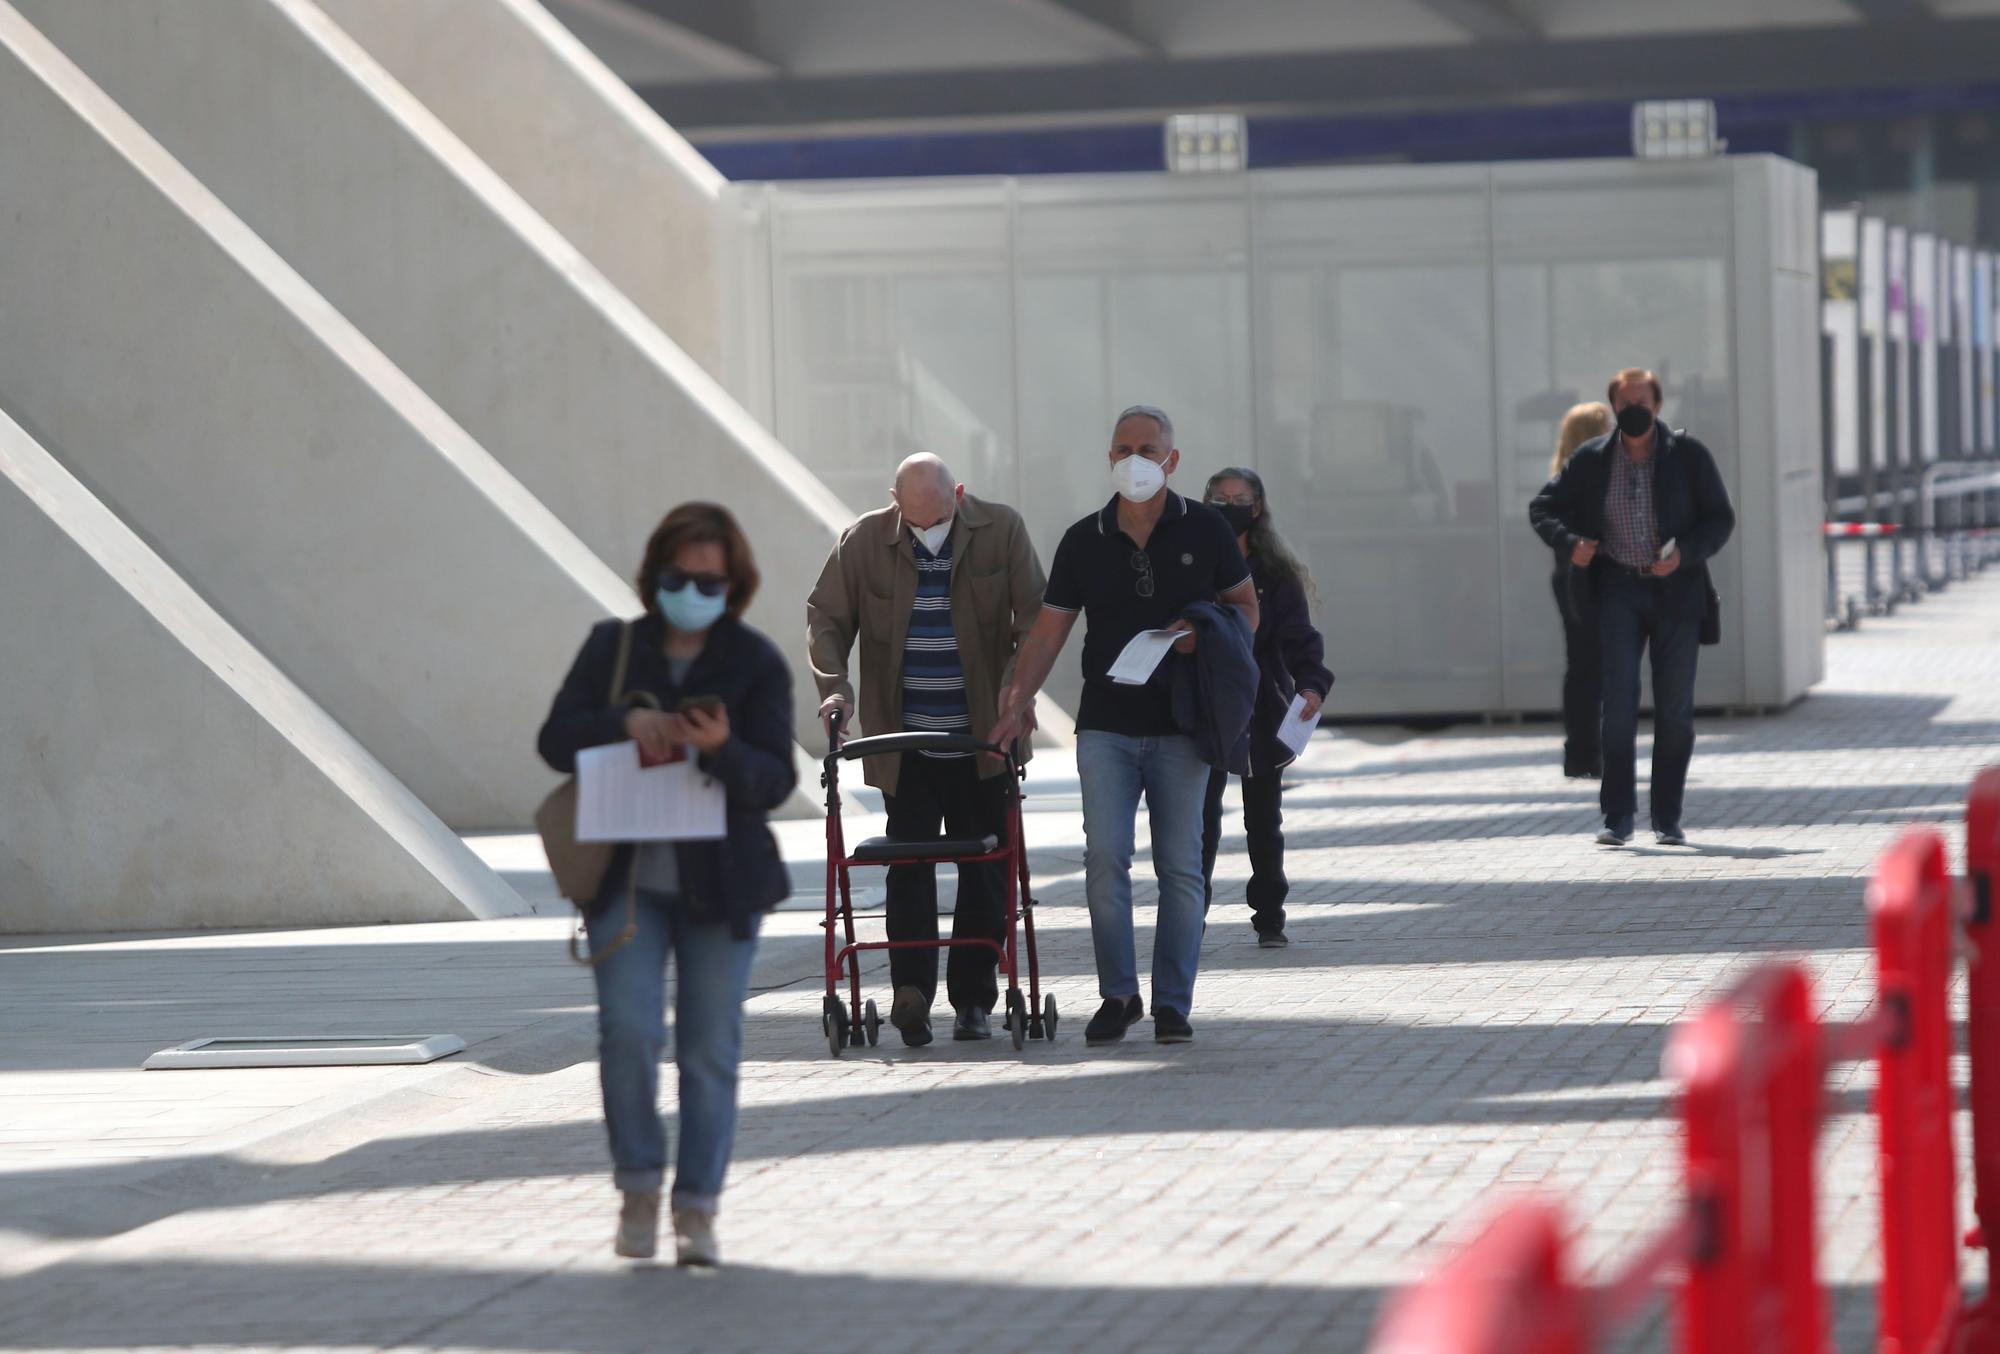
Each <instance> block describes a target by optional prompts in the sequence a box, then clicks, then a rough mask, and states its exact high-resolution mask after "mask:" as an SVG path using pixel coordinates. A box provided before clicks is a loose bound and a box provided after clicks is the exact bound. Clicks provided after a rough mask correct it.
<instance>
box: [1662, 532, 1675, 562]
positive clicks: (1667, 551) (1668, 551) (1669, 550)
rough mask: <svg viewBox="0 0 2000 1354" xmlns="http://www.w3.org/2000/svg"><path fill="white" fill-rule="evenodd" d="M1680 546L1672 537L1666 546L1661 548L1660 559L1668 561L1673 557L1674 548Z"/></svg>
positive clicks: (1668, 538) (1668, 539)
mask: <svg viewBox="0 0 2000 1354" xmlns="http://www.w3.org/2000/svg"><path fill="white" fill-rule="evenodd" d="M1678 544H1680V543H1679V542H1678V541H1676V540H1675V539H1674V538H1673V537H1671V536H1669V537H1667V539H1666V542H1665V544H1663V545H1661V546H1660V558H1661V559H1666V558H1667V557H1669V556H1670V555H1672V554H1673V553H1674V547H1675V546H1676V545H1678Z"/></svg>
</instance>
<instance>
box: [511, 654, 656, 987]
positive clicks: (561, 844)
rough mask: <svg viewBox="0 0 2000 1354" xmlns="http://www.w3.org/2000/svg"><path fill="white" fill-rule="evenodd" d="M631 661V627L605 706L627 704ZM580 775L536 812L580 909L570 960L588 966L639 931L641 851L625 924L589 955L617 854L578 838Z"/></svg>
mask: <svg viewBox="0 0 2000 1354" xmlns="http://www.w3.org/2000/svg"><path fill="white" fill-rule="evenodd" d="M631 661H632V626H631V624H630V623H629V622H627V623H626V624H625V625H622V626H620V627H619V628H618V661H617V662H616V663H615V664H614V665H613V667H612V669H611V689H610V691H609V692H608V693H606V704H607V705H608V706H609V707H611V708H616V707H618V706H620V705H623V704H626V703H627V697H626V694H625V673H626V669H627V668H628V667H630V665H631ZM577 799H578V792H577V783H576V777H575V776H573V775H572V776H570V777H568V778H567V779H565V780H564V781H563V783H562V784H560V785H558V786H557V787H556V788H555V789H553V790H551V791H549V797H548V798H547V799H544V800H543V801H542V805H541V807H540V808H538V809H536V810H535V831H536V832H538V833H540V834H541V838H542V850H543V852H544V853H545V854H546V855H547V856H548V858H549V872H550V873H551V874H553V875H554V876H555V880H556V892H557V893H559V894H561V895H562V896H563V897H565V898H567V899H569V900H570V901H571V902H572V903H574V904H575V905H576V909H577V923H576V925H577V929H576V930H575V931H573V932H571V934H570V938H569V957H570V958H571V959H573V960H575V961H576V962H577V963H579V964H583V965H585V966H586V967H595V966H596V965H598V964H601V963H603V962H604V961H605V960H606V959H608V958H610V957H611V955H612V954H613V953H614V952H615V951H616V950H617V949H618V948H619V947H620V946H622V945H624V944H625V942H626V941H628V940H630V939H631V938H632V937H633V936H634V935H636V934H637V933H638V930H639V852H638V851H637V850H636V849H635V850H633V851H632V852H631V853H630V854H631V863H630V866H629V871H628V878H627V880H626V887H625V925H624V926H623V927H622V928H620V930H619V932H618V935H617V937H616V938H615V939H614V940H613V941H612V942H611V943H610V944H609V945H606V946H605V947H604V948H603V949H602V950H597V951H594V952H593V953H591V954H590V955H588V956H586V955H584V953H583V947H582V945H581V943H580V941H581V937H582V935H583V931H584V924H583V914H584V913H585V912H587V911H588V910H589V908H590V906H591V904H593V903H595V902H596V901H597V899H598V897H599V895H601V894H602V893H603V891H604V879H605V876H606V875H608V874H610V873H611V862H612V860H613V859H614V858H616V856H617V854H618V844H617V843H616V842H580V841H578V840H577V839H576V810H577Z"/></svg>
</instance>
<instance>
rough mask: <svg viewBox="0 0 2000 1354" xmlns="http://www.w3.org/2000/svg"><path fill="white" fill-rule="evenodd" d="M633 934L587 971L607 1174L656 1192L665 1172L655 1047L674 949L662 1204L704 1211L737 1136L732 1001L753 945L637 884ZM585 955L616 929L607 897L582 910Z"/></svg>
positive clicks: (746, 983) (621, 904) (742, 985)
mask: <svg viewBox="0 0 2000 1354" xmlns="http://www.w3.org/2000/svg"><path fill="white" fill-rule="evenodd" d="M638 911H639V918H638V920H639V928H638V934H636V935H634V936H633V937H632V939H631V940H630V941H628V942H627V943H626V944H624V945H623V946H621V947H620V948H619V949H618V950H616V951H615V952H614V953H612V954H611V956H610V957H609V958H607V959H606V960H605V961H604V962H603V963H601V964H599V965H598V966H597V967H596V968H593V969H592V970H591V974H592V976H593V977H595V978H596V980H597V1073H598V1080H599V1081H600V1083H601V1084H602V1085H603V1087H604V1122H605V1127H606V1129H607V1130H608V1131H609V1133H610V1137H611V1160H612V1163H613V1165H614V1166H615V1167H616V1169H615V1170H614V1171H613V1172H612V1180H613V1181H614V1182H615V1183H616V1184H617V1186H618V1188H619V1189H622V1190H657V1189H659V1188H660V1182H661V1180H662V1178H663V1177H664V1176H665V1174H666V1165H667V1126H666V1123H665V1121H664V1120H663V1119H662V1118H661V1117H660V1109H659V1098H660V1053H661V1050H662V1049H664V1048H665V1047H666V1042H667V1028H666V992H665V985H666V968H667V956H668V955H669V954H670V953H671V954H672V955H673V956H674V968H675V977H676V979H677V980H678V981H677V983H676V986H675V991H674V1031H675V1034H676V1035H677V1036H678V1038H677V1040H676V1047H675V1050H674V1062H675V1063H676V1064H677V1065H678V1066H679V1068H680V1077H681V1086H680V1116H681V1150H680V1156H679V1158H678V1160H677V1161H676V1163H675V1171H674V1194H673V1206H674V1207H675V1208H690V1209H698V1210H701V1211H703V1212H708V1213H713V1212H714V1211H715V1209H716V1203H717V1200H719V1199H720V1198H721V1195H722V1177H723V1175H724V1174H725V1173H726V1172H727V1171H728V1169H729V1151H730V1148H731V1147H732V1146H733V1145H734V1143H735V1139H736V1067H737V1064H738V1063H739V1062H741V1061H742V1057H743V997H744V994H745V993H746V992H747V991H748V990H749V987H750V961H751V960H752V959H753V958H754V957H755V956H756V953H757V942H756V940H755V938H752V939H750V940H737V939H736V938H734V937H733V936H731V935H730V933H729V926H728V924H727V923H726V922H711V923H694V922H690V921H688V920H687V919H686V918H685V917H684V916H683V915H682V909H681V907H680V905H679V902H678V900H677V899H675V898H673V897H671V896H669V895H666V894H659V893H649V892H647V891H645V890H643V889H642V890H641V891H640V893H639V908H638ZM586 925H587V926H588V929H589V931H590V948H591V950H592V952H593V953H595V952H597V951H598V950H599V949H600V948H601V947H603V946H607V945H609V944H610V943H611V942H612V940H613V939H615V938H616V937H617V935H618V932H619V931H620V930H621V929H622V928H623V927H624V925H625V899H624V897H623V896H622V894H619V893H613V894H612V896H610V897H608V898H606V899H605V900H604V901H603V902H601V903H600V904H599V905H598V906H596V907H593V908H592V909H591V911H590V915H589V918H588V919H587V922H586Z"/></svg>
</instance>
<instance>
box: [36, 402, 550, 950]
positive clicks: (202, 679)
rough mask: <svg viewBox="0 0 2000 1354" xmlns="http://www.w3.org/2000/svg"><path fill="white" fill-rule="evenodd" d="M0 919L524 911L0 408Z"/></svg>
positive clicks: (47, 921)
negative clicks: (0, 693) (2, 676)
mask: <svg viewBox="0 0 2000 1354" xmlns="http://www.w3.org/2000/svg"><path fill="white" fill-rule="evenodd" d="M0 576H4V577H6V578H7V579H8V580H9V582H8V584H7V586H6V587H4V588H0V670H4V671H5V672H6V673H7V699H6V700H4V701H0V766H4V767H5V768H6V774H5V775H0V933H18V932H29V931H39V932H49V931H113V930H115V931H150V930H177V929H181V928H189V927H204V926H269V925H273V924H276V923H283V924H286V925H297V926H323V925H335V924H340V923H348V922H384V921H450V920H460V919H464V918H467V917H491V916H503V915H508V914H512V913H517V912H522V911H525V910H526V908H525V907H524V905H523V904H522V902H521V899H520V898H519V897H518V896H516V895H515V893H514V892H513V890H512V889H509V888H508V887H507V885H506V884H505V883H503V882H502V881H501V879H500V878H499V876H498V875H496V874H494V873H493V872H492V871H491V870H489V869H487V868H486V866H485V865H484V864H482V863H481V862H480V861H479V859H478V858H477V857H476V856H474V855H473V854H472V852H471V851H469V850H467V849H466V847H465V844H464V843H463V842H461V841H460V840H459V839H458V837H457V836H455V835H454V834H453V833H452V832H450V831H449V830H448V829H447V828H446V827H445V826H444V825H443V824H442V823H440V822H439V821H438V820H437V818H436V817H435V816H434V815H433V814H432V813H431V812H430V811H429V810H428V809H426V808H425V807H424V806H423V805H422V804H421V803H420V802H419V801H418V800H417V798H416V796H415V795H413V794H411V793H410V791H409V790H408V789H406V788H405V787H404V786H403V785H401V784H400V783H399V782H397V781H396V780H395V779H394V778H393V777H392V776H390V775H389V773H388V772H387V771H385V770H384V769H383V767H382V765H381V763H380V762H378V761H377V760H376V759H375V758H373V757H371V756H369V755H368V753H367V752H366V751H365V750H364V749H363V748H362V747H361V746H360V745H359V744H358V743H356V742H355V741H354V739H353V738H351V737H350V736H348V734H347V733H346V732H345V731H344V730H342V729H341V728H340V727H339V726H338V725H337V724H335V723H334V722H333V720H332V719H330V718H328V717H327V715H326V713H325V712H324V711H323V710H321V709H320V708H319V707H318V706H317V705H315V704H313V702H312V701H311V700H310V699H309V698H308V697H307V696H306V694H305V693H304V692H303V691H301V690H299V688H298V687H297V686H296V685H295V684H294V683H292V682H291V681H289V680H287V679H286V678H285V676H284V675H283V674H282V673H280V672H279V671H278V670H277V669H276V668H275V667H274V666H273V665H272V664H271V663H270V662H268V661H267V660H266V659H264V658H263V656H262V655H260V654H259V653H258V652H257V651H256V650H255V649H254V648H252V647H251V645H250V644H249V643H248V642H247V641H246V640H244V638H243V637H242V636H241V635H239V634H237V633H236V631H234V630H233V629H231V628H230V626H229V624H228V623H227V622H226V621H224V620H223V619H222V617H221V616H220V615H218V614H217V613H216V611H215V609H214V608H213V607H211V606H209V605H208V604H207V603H206V602H204V601H203V600H202V599H201V598H200V597H199V596H198V595H197V594H196V592H195V590H194V589H193V588H191V587H189V586H188V585H187V583H186V582H185V581H184V580H182V579H180V578H178V577H176V576H175V575H174V573H173V571H172V570H171V569H169V568H168V567H167V566H166V564H165V563H164V562H163V561H162V560H161V559H160V557H159V556H158V555H157V554H155V553H154V552H153V551H152V550H151V549H149V548H148V547H147V546H146V545H145V543H144V542H143V541H141V540H140V539H139V537H138V536H137V535H136V534H135V533H134V532H133V531H132V530H131V529H130V528H129V527H127V526H126V525H125V524H124V523H123V522H121V521H119V520H118V518H117V517H116V516H115V515H114V514H113V513H112V512H111V511H110V510H109V509H107V508H106V507H105V506H104V505H103V504H102V503H100V502H98V501H97V499H95V498H94V497H92V495H91V493H90V491H89V490H88V489H86V488H85V487H84V486H83V485H82V484H81V483H80V482H79V481H78V480H77V479H76V477H75V476H73V475H71V474H70V473H69V472H68V471H66V470H64V469H63V468H62V467H61V466H60V465H59V464H58V463H57V462H56V460H55V458H54V457H52V456H51V455H49V453H48V452H47V451H45V450H44V449H42V448H41V447H40V446H37V445H36V444H35V443H34V442H33V441H32V440H31V439H30V438H29V437H28V435H27V433H25V432H24V431H23V430H22V429H21V427H20V426H19V425H18V424H16V423H15V422H14V421H13V420H12V419H10V418H8V417H7V416H6V415H5V414H4V413H0Z"/></svg>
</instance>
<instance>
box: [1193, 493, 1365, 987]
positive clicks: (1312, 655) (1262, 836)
mask: <svg viewBox="0 0 2000 1354" xmlns="http://www.w3.org/2000/svg"><path fill="white" fill-rule="evenodd" d="M1203 497H1204V498H1205V499H1206V500H1207V502H1208V503H1209V504H1210V505H1211V506H1212V507H1214V508H1215V510H1216V511H1217V512H1220V513H1221V514H1222V515H1223V517H1224V518H1225V519H1227V521H1228V522H1229V526H1230V529H1231V530H1233V531H1234V532H1235V533H1236V543H1237V547H1238V548H1239V549H1240V550H1242V552H1243V554H1244V556H1245V558H1246V559H1247V560H1248V562H1249V565H1250V577H1251V579H1252V580H1254V581H1255V583H1256V585H1257V611H1258V621H1257V668H1258V672H1259V675H1260V681H1259V685H1258V688H1257V706H1256V711H1255V713H1254V714H1253V715H1252V716H1251V720H1250V774H1249V775H1247V776H1245V777H1243V778H1242V785H1243V831H1244V835H1245V837H1246V838H1247V842H1248V846H1249V849H1250V885H1249V888H1248V890H1247V891H1246V895H1245V896H1246V898H1247V900H1248V901H1249V904H1250V925H1251V926H1252V927H1253V928H1254V929H1255V930H1256V932H1257V944H1258V945H1259V947H1261V948H1263V949H1267V950H1276V949H1283V948H1284V947H1285V946H1286V945H1287V944H1289V943H1290V942H1289V941H1288V940H1287V939H1286V937H1285V895H1286V893H1287V892H1288V891H1289V889H1290V885H1289V884H1288V883H1287V882H1286V879H1285V837H1284V833H1283V832H1282V831H1281V830H1280V829H1281V827H1282V826H1283V824H1284V821H1285V815H1284V810H1283V807H1282V805H1281V802H1280V801H1281V795H1282V782H1283V771H1284V768H1285V766H1286V765H1287V764H1289V763H1290V762H1291V760H1292V750H1291V749H1290V748H1288V747H1286V746H1285V745H1284V744H1283V743H1281V742H1279V741H1278V727H1279V725H1280V724H1282V723H1283V722H1284V718H1285V715H1286V714H1287V713H1288V712H1289V711H1290V709H1291V705H1292V700H1293V697H1295V696H1299V697H1303V698H1304V699H1305V708H1304V710H1303V711H1302V713H1303V715H1304V717H1305V718H1307V719H1317V718H1319V711H1320V705H1321V704H1322V703H1323V702H1324V701H1325V700H1326V693H1327V692H1329V691H1331V690H1332V689H1333V674H1332V673H1331V672H1328V671H1327V669H1326V664H1325V662H1324V661H1323V660H1324V655H1325V649H1326V646H1325V641H1324V640H1322V639H1321V638H1320V633H1319V631H1318V630H1315V629H1314V628H1313V623H1312V614H1311V611H1310V610H1309V608H1308V605H1307V597H1308V596H1309V595H1310V594H1311V593H1312V591H1313V586H1312V575H1311V574H1310V573H1308V572H1307V571H1306V566H1305V564H1304V563H1303V562H1302V561H1301V560H1300V559H1299V557H1298V556H1297V555H1295V554H1293V553H1292V550H1291V547H1289V546H1288V545H1286V544H1285V542H1284V539H1283V538H1282V537H1280V536H1279V535H1278V533H1277V531H1276V530H1274V529H1273V528H1272V526H1271V515H1270V509H1269V508H1268V506H1267V505H1266V502H1265V498H1264V481H1263V479H1262V478H1260V477H1259V476H1258V474H1257V472H1256V471H1254V470H1247V469H1244V468H1243V467H1241V466H1231V467H1230V468H1229V469H1227V470H1220V471H1217V472H1216V473H1215V474H1214V475H1211V476H1210V477H1209V480H1208V490H1207V492H1206V493H1205V494H1204V495H1203ZM1228 783H1229V773H1228V772H1226V771H1222V770H1212V771H1210V772H1209V781H1208V800H1207V803H1206V804H1205V805H1204V811H1203V814H1202V833H1201V867H1202V870H1201V872H1202V884H1203V888H1204V891H1205V893H1204V900H1205V901H1213V899H1214V896H1215V890H1214V885H1213V880H1214V877H1215V853H1216V848H1217V846H1218V845H1219V844H1220V842H1221V840H1222V792H1223V789H1224V788H1225V787H1226V786H1227V785H1228Z"/></svg>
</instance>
